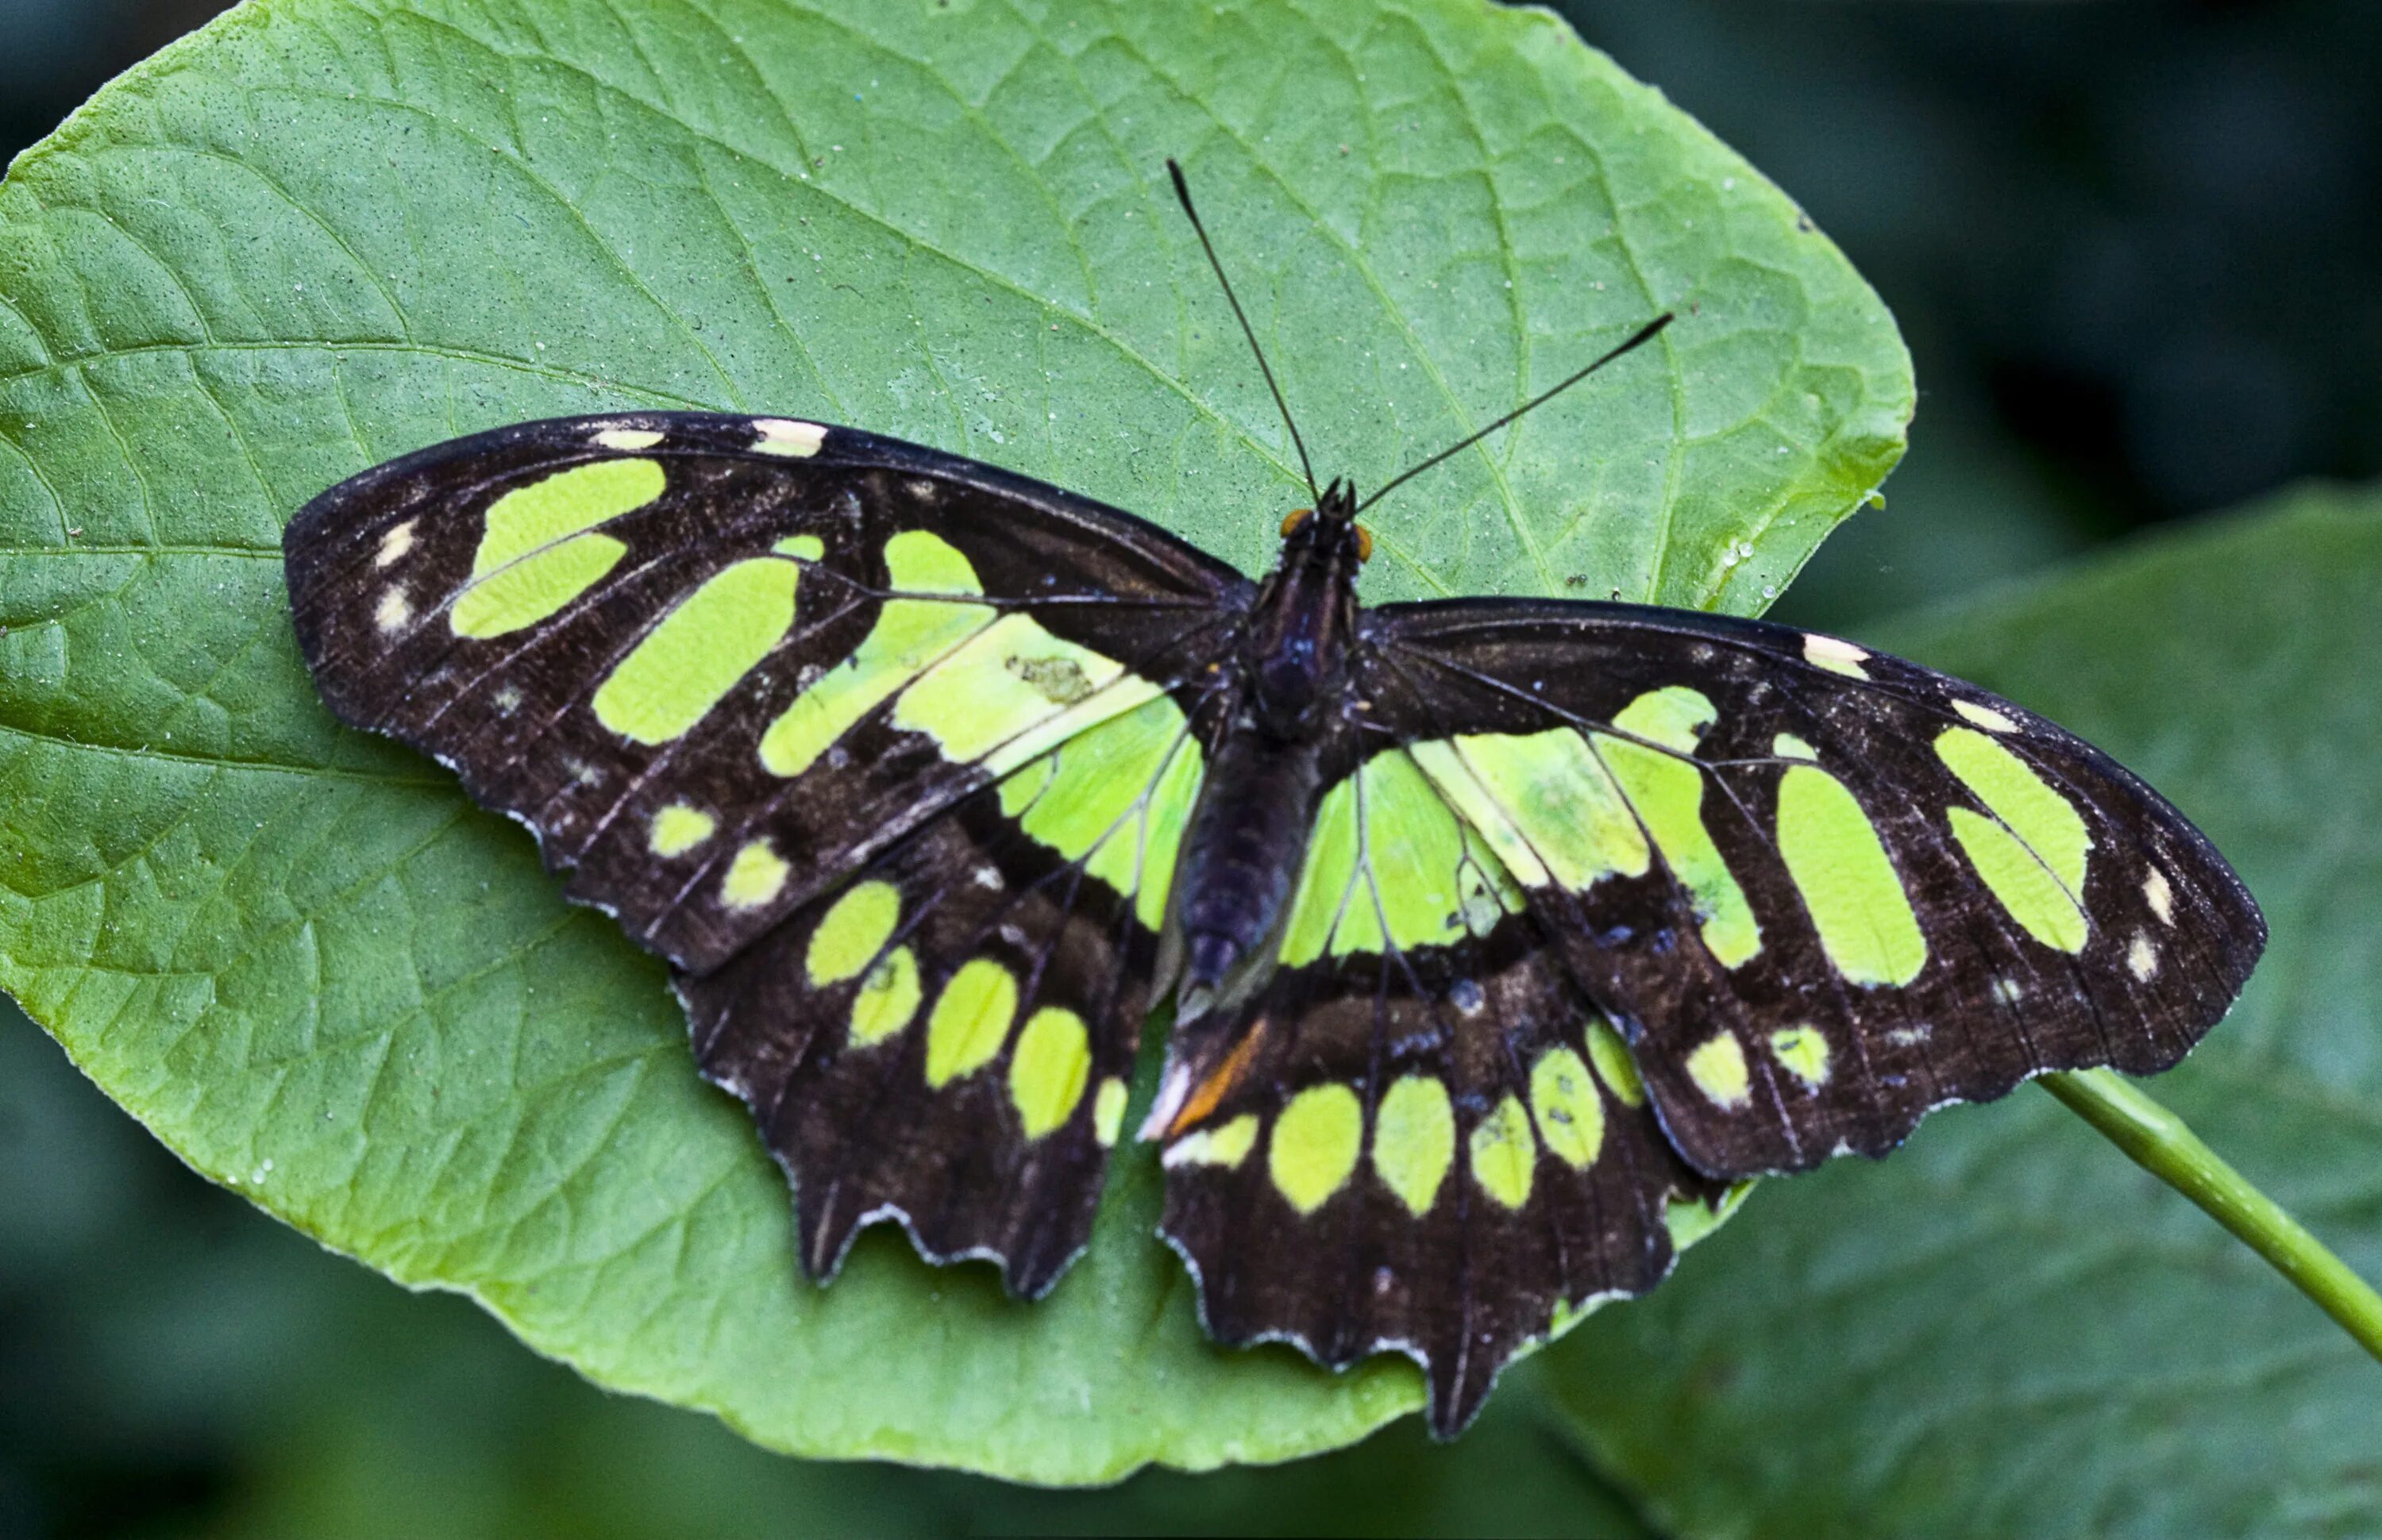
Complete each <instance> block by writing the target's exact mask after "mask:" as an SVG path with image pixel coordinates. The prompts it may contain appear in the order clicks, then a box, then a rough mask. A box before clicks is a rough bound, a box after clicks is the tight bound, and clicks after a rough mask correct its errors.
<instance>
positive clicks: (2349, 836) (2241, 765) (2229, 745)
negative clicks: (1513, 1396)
mask: <svg viewBox="0 0 2382 1540" xmlns="http://www.w3.org/2000/svg"><path fill="white" fill-rule="evenodd" d="M2376 593H2382V493H2377V492H2366V493H2359V494H2349V493H2339V492H2325V491H2311V492H2307V493H2304V494H2302V495H2297V496H2295V497H2291V498H2288V499H2286V500H2284V501H2283V502H2282V503H2281V504H2279V505H2278V506H2276V507H2272V508H2270V509H2267V510H2265V511H2263V512H2261V513H2259V514H2256V515H2253V516H2250V517H2243V518H2238V519H2229V520H2227V521H2225V522H2223V523H2218V524H2213V525H2209V526H2206V527H2204V528H2201V529H2197V530H2193V531H2191V532H2188V533H2184V534H2180V535H2176V536H2170V537H2167V538H2164V539H2157V540H2153V541H2148V542H2144V543H2143V544H2139V545H2136V546H2134V547H2132V548H2130V549H2128V550H2126V551H2124V552H2123V553H2122V554H2120V555H2118V556H2115V557H2113V558H2109V559H2105V560H2102V561H2098V562H2095V563H2093V564H2092V565H2089V566H2086V567H2083V568H2079V569H2076V570H2074V571H2073V572H2072V573H2071V574H2069V575H2066V576H2062V577H2059V578H2057V579H2055V580H2052V581H2046V582H2043V583H2040V584H2036V585H2033V586H2030V587H2025V588H2020V589H2017V590H2013V591H2009V592H2006V593H2001V594H1998V595H1995V596H1992V597H1989V598H1986V599H1983V600H1981V601H1979V602H1977V603H1975V604H1973V605H1971V606H1969V607H1967V608H1964V609H1959V610H1955V611H1950V612H1946V613H1943V614H1939V615H1934V616H1930V617H1919V618H1916V619H1913V620H1911V621H1908V622H1905V623H1902V624H1898V625H1894V626H1889V627H1885V628H1883V629H1880V631H1879V633H1878V635H1877V636H1876V637H1875V638H1874V640H1875V641H1876V642H1879V643H1881V644H1883V645H1886V646H1890V647H1893V648H1896V649H1897V650H1899V651H1903V652H1906V653H1908V654H1911V655H1913V656H1916V657H1919V658H1921V659H1923V660H1925V661H1927V662H1929V663H1932V664H1934V665H1936V666H1941V667H1945V668H1948V669H1951V670H1954V671H1956V672H1958V673H1960V674H1962V675H1964V676H1966V677H1968V678H1975V679H1978V680H1980V681H1982V682H1983V683H1985V684H1988V685H1990V686H1992V687H1993V688H1994V689H1995V690H1998V691H2004V692H2005V693H2007V694H2009V695H2011V696H2013V697H2014V698H2016V699H2018V700H2020V701H2022V702H2024V703H2027V704H2028V705H2031V706H2033V707H2035V708H2037V709H2038V710H2041V711H2044V712H2046V713H2048V714H2049V715H2052V716H2054V717H2057V719H2058V720H2060V721H2062V722H2064V723H2066V724H2067V725H2069V727H2074V728H2075V729H2077V730H2078V731H2080V732H2082V733H2084V734H2086V735H2087V736H2088V737H2091V738H2092V739H2094V740H2095V741H2097V742H2099V743H2101V744H2102V745H2104V746H2105V747H2106V748H2107V749H2109V750H2110V751H2111V752H2114V753H2116V754H2117V755H2118V757H2119V758H2120V759H2122V760H2124V761H2125V762H2126V763H2127V764H2130V765H2132V766H2134V767H2135V768H2136V769H2137V770H2139V771H2141V772H2142V773H2143V775H2144V776H2146V777H2147V778H2148V779H2150V780H2151V781H2152V782H2153V783H2154V784H2155V785H2156V786H2158V787H2159V788H2161V789H2163V790H2165V791H2166V792H2167V793H2168V794H2169V795H2170V796H2172V797H2174V798H2175V799H2176V800H2177V801H2178V802H2179V804H2180V805H2181V806H2182V807H2183V808H2184V810H2185V811H2186V812H2187V813H2191V814H2192V817H2193V818H2194V819H2195V820H2196V821H2198V822H2199V823H2200V824H2201V825H2202V826H2203V827H2204V829H2206V831H2207V832H2208V834H2209V835H2210V836H2211V837H2213V838H2214V839H2215V840H2216V843H2217V845H2218V846H2219V847H2220V848H2222V849H2224V850H2225V851H2226V852H2227V854H2228V855H2229V856H2230V857H2231V858H2232V860H2233V861H2234V862H2235V863H2236V864H2237V865H2238V867H2239V868H2240V870H2241V874H2242V876H2243V877H2244V878H2245V879H2246V880H2247V881H2248V883H2249V885H2250V886H2251V889H2252V890H2253V892H2254V893H2256V894H2257V896H2258V898H2259V900H2260V902H2261V903H2262V904H2263V905H2264V906H2265V911H2266V918H2267V920H2268V922H2269V923H2270V925H2271V927H2272V930H2273V941H2272V943H2271V945H2270V947H2269V948H2268V950H2267V954H2266V958H2265V962H2264V963H2263V964H2262V965H2261V967H2260V968H2259V971H2258V972H2257V974H2256V975H2255V976H2254V977H2253V979H2252V980H2251V983H2250V987H2249V990H2248V992H2247V994H2246V995H2245V996H2243V998H2242V1002H2241V1005H2240V1007H2238V1008H2236V1009H2235V1011H2234V1013H2233V1015H2232V1017H2231V1018H2230V1019H2229V1020H2228V1021H2226V1022H2225V1023H2224V1024H2223V1025H2221V1026H2220V1027H2218V1028H2217V1030H2216V1033H2215V1034H2214V1035H2212V1036H2211V1037H2210V1038H2209V1039H2208V1041H2207V1042H2206V1043H2205V1044H2204V1045H2202V1047H2201V1048H2200V1049H2199V1051H2198V1052H2196V1053H2195V1054H2193V1056H2192V1058H2191V1059H2190V1060H2189V1061H2187V1062H2186V1063H2185V1064H2184V1065H2183V1066H2182V1067H2181V1068H2179V1069H2177V1070H2175V1071H2174V1072H2173V1073H2172V1074H2169V1075H2167V1076H2164V1077H2161V1078H2160V1079H2159V1080H2158V1081H2156V1082H2154V1083H2153V1084H2152V1086H2151V1090H2152V1092H2153V1093H2154V1094H2155V1095H2157V1096H2158V1097H2159V1098H2160V1099H2161V1100H2162V1101H2164V1102H2166V1103H2167V1104H2168V1105H2169V1106H2173V1107H2174V1108H2175V1109H2176V1110H2177V1111H2179V1113H2181V1114H2182V1115H2183V1116H2184V1117H2185V1118H2186V1119H2187V1120H2188V1121H2190V1122H2191V1123H2192V1126H2193V1127H2194V1128H2195V1129H2196V1130H2197V1131H2199V1132H2200V1133H2201V1134H2202V1135H2203V1136H2204V1137H2205V1138H2206V1139H2207V1140H2208V1141H2209V1143H2211V1144H2213V1145H2215V1146H2216V1149H2217V1151H2218V1152H2219V1153H2220V1154H2222V1155H2226V1156H2227V1157H2228V1158H2229V1159H2230V1160H2231V1161H2233V1163H2234V1164H2235V1165H2237V1166H2238V1167H2241V1170H2242V1171H2243V1172H2244V1173H2245V1174H2246V1175H2247V1176H2249V1177H2250V1179H2252V1180H2253V1181H2255V1182H2257V1183H2258V1184H2259V1185H2260V1186H2261V1187H2263V1188H2265V1190H2266V1191H2267V1192H2271V1193H2273V1194H2274V1195H2275V1196H2277V1197H2278V1199H2280V1200H2281V1201H2282V1202H2283V1203H2285V1204H2287V1205H2289V1206H2290V1207H2291V1208H2292V1209H2294V1210H2295V1211H2296V1212H2297V1213H2298V1214H2299V1215H2300V1216H2301V1217H2302V1219H2304V1220H2305V1221H2306V1222H2307V1223H2308V1224H2309V1225H2310V1226H2311V1227H2312V1228H2314V1230H2315V1232H2316V1233H2317V1234H2318V1235H2319V1236H2320V1237H2322V1238H2324V1239H2325V1240H2326V1241H2327V1242H2328V1243H2330V1244H2331V1245H2332V1246H2333V1247H2334V1249H2335V1250H2336V1251H2338V1252H2339V1254H2340V1255H2341V1257H2342V1258H2343V1260H2345V1261H2347V1262H2348V1263H2349V1264H2350V1265H2351V1266H2353V1267H2355V1268H2357V1269H2358V1270H2359V1271H2360V1272H2361V1273H2363V1274H2364V1276H2365V1277H2368V1278H2382V775H2377V774H2376V766H2377V765H2382V712H2377V711H2376V707H2375V701H2376V695H2375V678H2376V671H2377V669H2382V609H2377V607H2376V603H2375V595H2376ZM1749 1207H1750V1210H1751V1213H1750V1216H1749V1218H1748V1219H1747V1221H1746V1222H1745V1223H1742V1224H1738V1225H1735V1226H1732V1227H1730V1228H1729V1229H1728V1231H1727V1232H1725V1234H1723V1235H1721V1236H1720V1237H1718V1238H1717V1239H1715V1240H1714V1241H1712V1242H1711V1244H1710V1245H1709V1247H1708V1248H1704V1249H1701V1250H1699V1251H1698V1252H1697V1253H1696V1254H1695V1255H1694V1256H1693V1257H1691V1258H1690V1259H1688V1262H1687V1263H1686V1265H1684V1266H1683V1268H1682V1270H1681V1274H1680V1276H1679V1277H1676V1278H1675V1279H1674V1280H1673V1281H1672V1282H1671V1283H1669V1284H1667V1285H1666V1286H1665V1287H1664V1289H1662V1290H1660V1291H1659V1292H1658V1293H1656V1294H1655V1295H1654V1296H1653V1297H1652V1298H1651V1299H1650V1300H1648V1301H1647V1302H1644V1303H1643V1304H1641V1305H1639V1306H1636V1307H1633V1308H1632V1309H1629V1310H1627V1311H1615V1312H1613V1313H1611V1314H1609V1315H1608V1316H1606V1317H1605V1318H1603V1319H1601V1320H1599V1321H1598V1322H1596V1323H1595V1324H1594V1325H1593V1326H1591V1327H1590V1329H1589V1330H1586V1331H1583V1332H1581V1333H1580V1334H1578V1336H1576V1337H1575V1338H1573V1339H1572V1340H1571V1341H1569V1342H1566V1343H1565V1345H1564V1347H1563V1348H1562V1350H1561V1351H1558V1352H1556V1353H1553V1354H1550V1355H1548V1356H1547V1357H1546V1358H1545V1359H1543V1360H1541V1364H1542V1366H1543V1372H1544V1373H1545V1374H1546V1375H1547V1379H1548V1382H1549V1383H1551V1384H1553V1385H1554V1386H1556V1387H1559V1390H1560V1393H1561V1394H1562V1396H1563V1397H1564V1399H1565V1401H1566V1402H1567V1403H1568V1405H1569V1407H1570V1409H1571V1411H1572V1412H1573V1414H1574V1416H1575V1420H1576V1424H1577V1427H1578V1431H1579V1432H1580V1434H1581V1435H1582V1436H1584V1437H1585V1438H1586V1439H1587V1441H1588V1442H1589V1443H1590V1446H1592V1448H1594V1449H1595V1450H1596V1451H1597V1452H1598V1454H1599V1455H1600V1457H1601V1458H1602V1460H1603V1461H1607V1462H1608V1463H1609V1465H1610V1467H1611V1468H1612V1469H1613V1470H1615V1472H1616V1473H1619V1474H1620V1475H1622V1476H1623V1477H1624V1478H1626V1479H1627V1481H1628V1482H1630V1483H1631V1484H1632V1485H1636V1486H1638V1487H1639V1488H1640V1489H1641V1490H1642V1491H1643V1492H1644V1493H1645V1494H1646V1495H1647V1499H1648V1503H1649V1507H1650V1509H1651V1510H1652V1511H1653V1512H1654V1513H1655V1514H1656V1515H1657V1517H1658V1519H1660V1520H1663V1521H1667V1527H1673V1528H1676V1530H1677V1531H1678V1532H1680V1533H1683V1534H1696V1535H1723V1534H1746V1533H1750V1531H1749V1527H1748V1526H1749V1523H1751V1522H1753V1521H1751V1519H1750V1516H1751V1515H1759V1516H1760V1518H1759V1522H1758V1524H1756V1525H1755V1528H1757V1529H1758V1530H1759V1532H1761V1533H1774V1534H1808V1535H1832V1534H1927V1535H1939V1534H1941V1535H1950V1534H1978V1535H2010V1534H2026V1535H2041V1536H2051V1535H2066V1534H2080V1535H2082V1534H2089V1535H2094V1536H2116V1535H2140V1536H2143V1537H2145V1540H2159V1537H2164V1536H2171V1535H2179V1534H2191V1535H2212V1536H2213V1535H2220V1534H2255V1535H2285V1534H2303V1535H2344V1534H2375V1533H2377V1532H2382V1467H2377V1466H2376V1450H2382V1371H2377V1370H2376V1366H2375V1364H2374V1363H2373V1361H2372V1360H2371V1359H2369V1358H2367V1357H2366V1356H2365V1355H2364V1353H2363V1352H2361V1351H2359V1349H2358V1348H2357V1346H2356V1345H2355V1343H2353V1342H2352V1341H2351V1339H2350V1338H2347V1337H2345V1336H2343V1335H2342V1334H2341V1333H2340V1331H2339V1329H2338V1328H2336V1327H2335V1326H2333V1325H2332V1323H2331V1322H2329V1321H2327V1319H2326V1318H2325V1317H2324V1316H2323V1315H2321V1314H2318V1313H2317V1311H2316V1310H2315V1308H2314V1306H2313V1305H2311V1304H2310V1303H2308V1302H2307V1301H2305V1300H2303V1299H2302V1298H2301V1297H2300V1296H2299V1295H2298V1294H2296V1293H2294V1292H2292V1291H2291V1289H2290V1287H2289V1286H2288V1285H2287V1284H2285V1283H2284V1282H2283V1281H2282V1280H2281V1279H2280V1278H2278V1277H2276V1276H2275V1275H2274V1274H2273V1273H2271V1272H2269V1271H2268V1270H2267V1269H2266V1268H2265V1265H2263V1264H2262V1263H2260V1262H2259V1261H2258V1260H2257V1259H2256V1258H2255V1257H2254V1256H2253V1255H2252V1254H2251V1253H2248V1252H2247V1251H2245V1250H2243V1249H2242V1248H2241V1246H2240V1245H2238V1244H2237V1243H2235V1242H2234V1241H2232V1240H2231V1239H2230V1238H2229V1237H2228V1236H2227V1235H2226V1234H2225V1233H2224V1232H2223V1231H2222V1230H2220V1229H2218V1228H2216V1226H2215V1225H2213V1224H2211V1223H2210V1222H2209V1221H2208V1219H2207V1218H2206V1217H2205V1216H2203V1215H2202V1214H2200V1213H2199V1212H2198V1211H2197V1210H2195V1209H2193V1208H2192V1207H2191V1206H2189V1205H2188V1204H2185V1203H2184V1201H2183V1200H2182V1199H2181V1198H2179V1197H2178V1196H2177V1195H2176V1194H2174V1193H2173V1192H2169V1191H2167V1189H2165V1188H2163V1187H2161V1186H2159V1185H2158V1184H2157V1183H2156V1182H2155V1180H2154V1179H2152V1178H2150V1177H2149V1176H2147V1175H2145V1174H2144V1173H2143V1172H2142V1171H2140V1170H2137V1169H2136V1168H2135V1167H2132V1166H2130V1165H2129V1164H2127V1163H2126V1161H2125V1160H2124V1159H2123V1158H2121V1157H2120V1156H2119V1155H2118V1153H2117V1152H2116V1151H2114V1150H2112V1149H2111V1148H2110V1147H2109V1146H2108V1145H2107V1144H2106V1143H2103V1142H2102V1141H2101V1140H2099V1139H2098V1138H2097V1137H2095V1136H2094V1135H2093V1134H2092V1133H2091V1132H2089V1131H2087V1130H2086V1129H2085V1128H2084V1126H2083V1125H2082V1124H2081V1123H2080V1122H2078V1121H2077V1120H2076V1119H2075V1118H2072V1117H2070V1116H2069V1114H2068V1113H2067V1112H2066V1111H2064V1110H2063V1109H2061V1108H2060V1107H2059V1106H2057V1104H2056V1103H2054V1102H2053V1101H2052V1100H2051V1099H2050V1098H2049V1097H2047V1096H2044V1095H2041V1094H2037V1093H2034V1092H2031V1091H2028V1092H2021V1093H2020V1094H2018V1095H2017V1096H2016V1097H2014V1098H2013V1099H2012V1100H2011V1101H2010V1102H2009V1103H2008V1104H2005V1105H2003V1106H1996V1107H1994V1108H1991V1109H1989V1110H1988V1109H1974V1108H1971V1109H1967V1110H1963V1111H1959V1112H1955V1113H1947V1114H1946V1115H1944V1116H1942V1117H1940V1118H1935V1119H1933V1120H1931V1121H1930V1122H1929V1123H1928V1124H1927V1126H1926V1127H1925V1128H1923V1129H1922V1130H1921V1131H1920V1132H1919V1134H1918V1135H1917V1136H1916V1137H1915V1138H1914V1139H1913V1140H1912V1141H1911V1143H1910V1145H1909V1148H1907V1149H1906V1150H1905V1151H1903V1152H1902V1153H1901V1154H1899V1155H1897V1156H1896V1157H1895V1158H1894V1159H1893V1161H1892V1162H1891V1163H1889V1164H1887V1165H1885V1166H1884V1167H1870V1166H1868V1165H1866V1164H1865V1163H1860V1162H1844V1163H1840V1164H1838V1165H1836V1166H1834V1167H1829V1168H1828V1169H1826V1170H1824V1171H1822V1172H1820V1173H1818V1174H1816V1175H1814V1176H1812V1177H1811V1178H1808V1179H1799V1180H1796V1181H1793V1182H1773V1183H1770V1184H1768V1185H1767V1186H1766V1187H1765V1188H1764V1189H1763V1190H1762V1192H1761V1193H1760V1194H1759V1195H1758V1196H1757V1197H1756V1198H1755V1200H1754V1201H1753V1203H1752V1204H1750V1205H1749Z"/></svg>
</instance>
